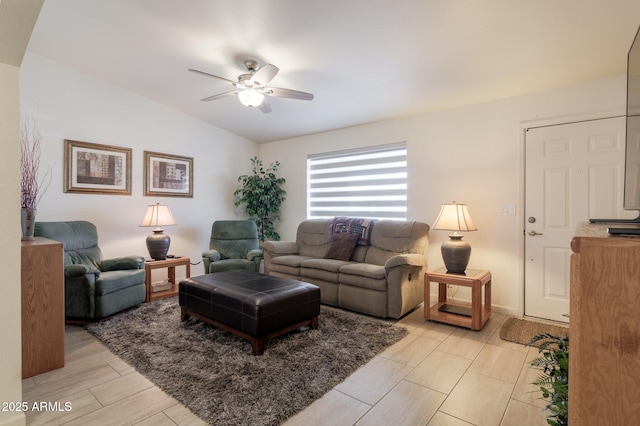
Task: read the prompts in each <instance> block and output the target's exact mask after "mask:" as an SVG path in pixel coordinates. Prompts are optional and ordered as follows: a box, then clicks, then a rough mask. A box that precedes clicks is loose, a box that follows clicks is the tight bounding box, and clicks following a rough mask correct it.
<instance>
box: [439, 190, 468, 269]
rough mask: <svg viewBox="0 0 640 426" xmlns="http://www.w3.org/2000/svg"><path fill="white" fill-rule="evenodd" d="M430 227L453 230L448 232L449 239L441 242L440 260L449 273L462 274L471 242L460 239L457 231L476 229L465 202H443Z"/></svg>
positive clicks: (460, 236)
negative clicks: (451, 232)
mask: <svg viewBox="0 0 640 426" xmlns="http://www.w3.org/2000/svg"><path fill="white" fill-rule="evenodd" d="M432 229H440V230H447V231H454V232H453V234H449V241H445V242H444V243H442V247H441V249H440V250H441V252H442V260H444V265H445V266H446V268H447V272H448V273H451V274H464V271H465V269H467V265H468V264H469V257H471V244H469V243H468V242H466V241H462V235H460V234H458V231H477V230H478V228H476V227H475V225H474V224H473V222H472V221H471V216H470V215H469V210H468V209H467V205H466V204H456V202H455V201H454V202H453V203H452V204H443V205H442V209H441V210H440V214H439V215H438V218H437V219H436V222H435V223H434V225H433V228H432Z"/></svg>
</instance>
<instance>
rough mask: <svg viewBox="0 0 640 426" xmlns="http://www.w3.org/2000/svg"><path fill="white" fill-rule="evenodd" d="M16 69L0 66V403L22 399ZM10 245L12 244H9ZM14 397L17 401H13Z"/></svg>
mask: <svg viewBox="0 0 640 426" xmlns="http://www.w3.org/2000/svg"><path fill="white" fill-rule="evenodd" d="M19 71H20V69H19V67H15V66H11V65H6V64H4V63H0V117H2V125H1V126H0V141H1V144H2V158H1V159H0V173H1V175H2V182H4V185H3V190H2V198H3V202H2V203H0V214H1V216H2V218H3V220H2V221H0V233H1V235H2V240H3V241H2V244H0V256H2V259H4V261H5V262H6V265H12V266H11V267H6V268H5V269H4V271H3V281H4V284H3V285H2V290H1V291H0V295H1V296H0V340H1V341H2V349H1V350H0V354H1V357H2V366H1V367H0V401H20V400H21V399H22V351H21V350H20V348H21V347H22V335H21V333H20V329H21V321H20V318H21V317H20V304H21V295H20V267H19V265H20V244H19V241H20V219H19V218H20V189H19V188H20V183H19V177H20V143H19V129H20V116H19V112H18V110H19V108H18V99H19V96H18V76H19ZM12 242H13V243H12ZM16 398H18V399H16ZM24 422H25V419H24V415H23V414H22V413H19V412H15V411H12V412H0V424H16V425H17V424H24Z"/></svg>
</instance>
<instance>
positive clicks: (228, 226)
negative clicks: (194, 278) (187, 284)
mask: <svg viewBox="0 0 640 426" xmlns="http://www.w3.org/2000/svg"><path fill="white" fill-rule="evenodd" d="M261 260H262V250H260V241H259V239H258V228H257V226H256V224H255V222H253V221H251V220H217V221H215V222H213V225H212V226H211V240H210V242H209V250H207V251H205V252H203V253H202V263H203V264H204V273H205V274H211V273H213V272H220V271H229V270H233V269H244V270H247V271H254V272H260V261H261Z"/></svg>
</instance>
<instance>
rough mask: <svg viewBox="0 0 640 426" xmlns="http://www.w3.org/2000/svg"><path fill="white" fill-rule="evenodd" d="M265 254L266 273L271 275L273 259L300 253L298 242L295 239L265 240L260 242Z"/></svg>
mask: <svg viewBox="0 0 640 426" xmlns="http://www.w3.org/2000/svg"><path fill="white" fill-rule="evenodd" d="M260 247H262V255H263V256H264V273H265V275H269V271H270V267H271V259H273V258H274V257H278V256H286V255H290V254H298V252H299V249H298V244H296V243H294V242H293V241H264V242H262V243H261V244H260Z"/></svg>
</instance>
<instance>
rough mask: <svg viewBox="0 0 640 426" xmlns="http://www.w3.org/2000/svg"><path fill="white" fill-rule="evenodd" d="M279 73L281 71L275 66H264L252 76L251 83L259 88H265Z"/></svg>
mask: <svg viewBox="0 0 640 426" xmlns="http://www.w3.org/2000/svg"><path fill="white" fill-rule="evenodd" d="M278 71H280V69H279V68H278V67H276V66H275V65H271V64H264V65H263V66H261V67H260V68H258V71H256V72H255V73H254V74H253V76H251V82H252V83H254V84H255V85H257V86H263V87H264V86H266V85H267V84H269V82H270V81H271V80H273V77H275V76H276V74H278Z"/></svg>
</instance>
